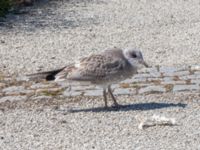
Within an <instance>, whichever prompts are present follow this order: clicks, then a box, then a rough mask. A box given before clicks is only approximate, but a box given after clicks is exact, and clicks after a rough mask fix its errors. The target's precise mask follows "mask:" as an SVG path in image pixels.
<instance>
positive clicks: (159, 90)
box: [139, 86, 166, 94]
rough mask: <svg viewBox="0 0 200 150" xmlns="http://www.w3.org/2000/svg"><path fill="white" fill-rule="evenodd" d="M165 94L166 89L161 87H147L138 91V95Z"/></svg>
mask: <svg viewBox="0 0 200 150" xmlns="http://www.w3.org/2000/svg"><path fill="white" fill-rule="evenodd" d="M163 92H166V89H165V88H164V87H163V86H148V87H145V88H141V89H140V90H139V94H144V93H163Z"/></svg>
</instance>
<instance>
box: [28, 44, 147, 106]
mask: <svg viewBox="0 0 200 150" xmlns="http://www.w3.org/2000/svg"><path fill="white" fill-rule="evenodd" d="M143 65H144V66H145V67H148V65H147V64H146V62H145V61H144V60H143V56H142V53H141V51H139V50H135V49H132V48H131V49H119V48H113V49H108V50H105V51H103V52H101V53H98V54H91V55H90V56H88V57H85V58H82V59H80V60H79V61H77V62H75V63H73V64H70V65H68V66H66V67H63V68H61V69H58V70H53V71H48V72H41V73H36V74H32V75H30V76H32V77H36V78H43V79H46V80H55V81H61V80H69V81H80V82H84V81H87V82H90V84H94V85H97V86H100V87H102V88H103V97H104V102H105V107H108V105H107V89H108V93H109V94H110V96H111V98H112V100H113V102H114V107H119V104H118V103H117V101H116V99H115V97H114V95H113V93H112V90H111V85H112V84H113V83H118V82H120V81H122V80H125V79H127V78H130V77H132V76H133V75H134V74H135V73H137V69H139V68H140V67H141V66H143Z"/></svg>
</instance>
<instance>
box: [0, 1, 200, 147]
mask: <svg viewBox="0 0 200 150" xmlns="http://www.w3.org/2000/svg"><path fill="white" fill-rule="evenodd" d="M27 10H28V11H27ZM21 13H23V14H18V15H8V18H7V19H5V22H0V60H1V62H0V71H2V72H4V73H9V74H13V73H17V74H18V73H19V74H25V73H33V72H36V71H43V70H49V69H54V68H57V67H60V66H64V65H66V64H68V63H70V62H71V61H74V59H77V58H79V57H82V56H86V55H88V54H89V53H91V52H97V51H101V50H104V49H106V48H110V47H114V46H116V47H122V48H124V47H137V48H140V49H141V50H142V51H143V53H144V57H145V59H146V61H147V62H148V63H149V64H151V65H153V66H155V65H161V66H182V65H194V64H199V56H200V51H199V44H200V43H199V39H200V17H199V16H200V3H199V2H198V1H196V0H193V1H173V0H171V1H159V0H154V1H151V2H149V1H146V0H140V1H139V0H138V1H137V0H135V1H133V0H123V1H121V0H84V1H82V0H73V1H72V0H62V1H53V0H52V1H50V2H49V3H47V4H46V3H39V4H37V5H35V6H33V7H31V8H25V9H23V10H22V11H21ZM118 99H119V102H120V103H121V104H123V105H128V104H129V105H128V106H127V107H125V108H122V109H120V110H119V111H105V110H104V109H102V108H101V106H103V101H102V97H96V98H91V97H90V98H89V97H79V98H77V97H74V98H68V99H65V100H62V99H61V100H59V99H50V101H48V102H46V103H45V102H44V101H34V102H33V101H28V100H27V101H22V102H20V101H19V102H13V103H2V104H0V149H4V150H13V149H41V150H43V149H70V150H73V149H134V150H139V149H141V150H143V149H152V150H157V149H158V150H160V149H169V150H171V149H180V150H182V149H200V144H199V143H200V142H199V139H200V132H199V131H200V127H199V124H200V116H199V114H200V105H199V99H200V98H199V94H198V93H177V94H173V93H168V94H152V95H137V96H133V97H130V96H120V97H118ZM52 101H53V102H52ZM69 101H71V102H69ZM71 109H72V110H73V111H70V110H71ZM153 114H158V115H161V116H166V117H173V118H176V120H177V123H178V125H177V126H155V127H150V128H147V129H145V130H139V129H138V124H139V121H138V120H137V119H136V118H137V117H150V116H152V115H153Z"/></svg>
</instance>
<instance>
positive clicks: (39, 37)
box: [0, 0, 200, 74]
mask: <svg viewBox="0 0 200 150" xmlns="http://www.w3.org/2000/svg"><path fill="white" fill-rule="evenodd" d="M28 9H29V11H28V12H27V13H24V14H21V15H16V16H13V15H10V16H8V19H7V20H6V22H3V23H1V24H5V25H3V26H1V27H0V34H1V36H0V59H1V63H0V68H1V69H3V70H4V72H5V71H6V72H8V73H20V74H21V73H34V72H37V70H42V71H43V70H50V69H54V68H58V67H63V66H65V65H66V64H68V63H70V62H72V61H74V60H76V59H77V58H79V57H82V56H87V55H88V54H89V53H92V52H97V51H101V50H104V49H106V48H112V47H114V46H116V47H120V48H125V47H137V48H139V49H141V50H142V52H143V54H144V58H145V60H146V61H147V62H148V63H149V64H151V65H153V66H156V65H160V66H182V65H191V64H199V63H200V62H199V57H200V51H199V46H200V45H199V39H200V34H199V33H200V17H199V14H200V5H199V2H198V1H196V0H192V1H179V2H177V1H173V0H172V1H159V0H155V1H153V2H149V1H146V0H140V1H132V0H123V1H121V0H84V1H82V0H69V1H68V0H63V2H58V1H54V0H52V1H50V3H48V4H40V5H39V6H38V5H37V6H34V7H33V8H31V9H30V8H28ZM25 11H26V10H25Z"/></svg>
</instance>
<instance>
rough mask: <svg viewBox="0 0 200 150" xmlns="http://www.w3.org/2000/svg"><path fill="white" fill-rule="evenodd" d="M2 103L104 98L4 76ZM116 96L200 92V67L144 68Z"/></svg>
mask: <svg viewBox="0 0 200 150" xmlns="http://www.w3.org/2000/svg"><path fill="white" fill-rule="evenodd" d="M1 78H2V81H1V82H0V94H1V98H0V102H5V101H7V100H9V101H12V99H13V100H15V99H19V100H20V99H21V100H23V99H29V100H30V99H37V98H44V99H45V98H47V99H48V98H51V96H53V97H60V96H61V97H64V98H65V97H72V96H102V88H99V87H95V86H92V85H89V84H83V85H81V84H79V83H73V82H72V83H68V82H67V81H65V82H58V83H56V82H46V81H37V82H38V83H36V82H34V81H29V79H28V78H27V77H26V76H16V77H9V76H7V77H6V76H2V77H1ZM112 89H113V90H114V94H115V95H138V94H152V93H169V92H170V93H176V92H184V91H186V92H187V91H191V92H199V91H200V66H199V65H193V66H188V67H181V68H178V67H163V66H162V67H159V66H157V67H153V68H144V69H142V70H140V71H139V73H138V74H137V75H134V76H133V78H130V79H127V80H125V81H122V82H121V83H119V84H114V85H112Z"/></svg>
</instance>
